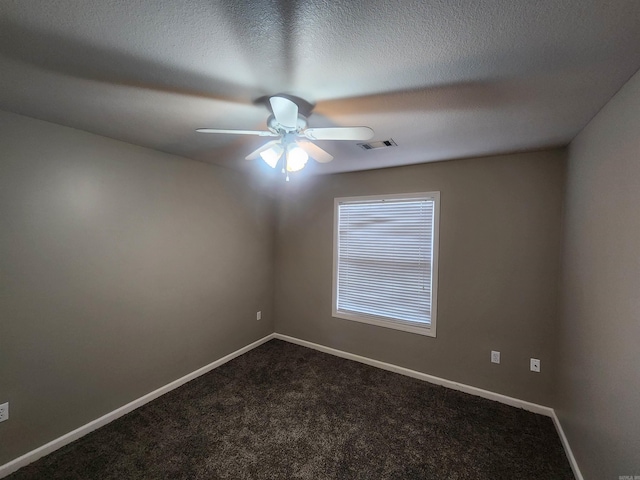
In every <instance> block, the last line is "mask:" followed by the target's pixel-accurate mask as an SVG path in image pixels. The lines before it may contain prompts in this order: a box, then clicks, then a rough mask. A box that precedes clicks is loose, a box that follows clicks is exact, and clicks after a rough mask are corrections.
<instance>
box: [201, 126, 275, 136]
mask: <svg viewBox="0 0 640 480" xmlns="http://www.w3.org/2000/svg"><path fill="white" fill-rule="evenodd" d="M196 132H198V133H228V134H231V135H258V136H259V137H277V136H278V134H277V133H273V132H270V131H269V130H224V129H220V128H198V129H197V130H196Z"/></svg>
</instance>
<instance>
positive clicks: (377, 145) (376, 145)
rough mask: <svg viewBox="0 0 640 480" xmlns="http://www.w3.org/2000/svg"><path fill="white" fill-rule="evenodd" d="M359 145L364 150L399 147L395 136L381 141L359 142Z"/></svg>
mask: <svg viewBox="0 0 640 480" xmlns="http://www.w3.org/2000/svg"><path fill="white" fill-rule="evenodd" d="M358 146H359V147H360V148H362V149H363V150H377V149H379V148H387V147H397V146H398V144H397V143H396V142H394V141H393V138H390V139H389V140H382V141H380V142H370V143H359V144H358Z"/></svg>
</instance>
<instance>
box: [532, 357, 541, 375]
mask: <svg viewBox="0 0 640 480" xmlns="http://www.w3.org/2000/svg"><path fill="white" fill-rule="evenodd" d="M530 368H531V371H532V372H539V371H540V360H539V359H537V358H532V359H531V366H530Z"/></svg>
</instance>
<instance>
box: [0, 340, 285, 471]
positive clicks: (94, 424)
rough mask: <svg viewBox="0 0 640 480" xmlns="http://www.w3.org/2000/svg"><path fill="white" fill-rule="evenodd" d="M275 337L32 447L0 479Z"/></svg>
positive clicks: (256, 343)
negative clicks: (33, 448) (34, 447)
mask: <svg viewBox="0 0 640 480" xmlns="http://www.w3.org/2000/svg"><path fill="white" fill-rule="evenodd" d="M274 337H275V334H273V333H272V334H270V335H267V336H266V337H263V338H261V339H260V340H257V341H255V342H253V343H251V344H249V345H247V346H246V347H242V348H241V349H239V350H236V351H235V352H232V353H230V354H229V355H226V356H224V357H222V358H220V359H218V360H216V361H215V362H212V363H210V364H208V365H205V366H204V367H202V368H199V369H198V370H196V371H194V372H191V373H189V374H188V375H185V376H184V377H181V378H179V379H177V380H175V381H173V382H171V383H168V384H167V385H165V386H164V387H160V388H158V389H157V390H154V391H153V392H151V393H147V394H146V395H144V396H142V397H140V398H138V399H137V400H134V401H133V402H130V403H127V404H126V405H124V406H122V407H120V408H118V409H116V410H114V411H112V412H109V413H107V414H106V415H103V416H102V417H100V418H97V419H95V420H93V421H91V422H89V423H87V424H86V425H83V426H81V427H79V428H76V429H75V430H73V431H71V432H69V433H67V434H65V435H62V436H61V437H58V438H56V439H55V440H52V441H51V442H49V443H46V444H45V445H42V446H41V447H38V448H36V449H35V450H31V451H30V452H28V453H25V454H24V455H22V456H20V457H18V458H16V459H14V460H11V461H10V462H8V463H5V464H4V465H1V466H0V478H4V477H6V476H8V475H10V474H11V473H13V472H15V471H16V470H18V469H20V468H22V467H24V466H26V465H29V464H30V463H32V462H35V461H36V460H38V459H39V458H41V457H44V456H45V455H48V454H50V453H51V452H53V451H55V450H58V449H59V448H61V447H64V446H65V445H68V444H69V443H71V442H73V441H75V440H77V439H79V438H80V437H83V436H85V435H86V434H88V433H90V432H92V431H94V430H96V429H98V428H100V427H102V426H104V425H106V424H108V423H110V422H113V421H114V420H116V419H117V418H120V417H122V416H123V415H126V414H127V413H129V412H131V411H133V410H135V409H136V408H138V407H141V406H142V405H144V404H146V403H149V402H150V401H152V400H155V399H156V398H158V397H159V396H161V395H164V394H165V393H168V392H170V391H171V390H174V389H176V388H178V387H180V386H182V385H184V384H185V383H187V382H189V381H191V380H193V379H195V378H197V377H199V376H201V375H204V374H205V373H207V372H210V371H211V370H213V369H214V368H217V367H219V366H220V365H223V364H225V363H227V362H228V361H230V360H233V359H234V358H236V357H239V356H240V355H242V354H243V353H246V352H248V351H249V350H253V349H254V348H256V347H258V346H260V345H262V344H263V343H265V342H268V341H269V340H271V339H272V338H274Z"/></svg>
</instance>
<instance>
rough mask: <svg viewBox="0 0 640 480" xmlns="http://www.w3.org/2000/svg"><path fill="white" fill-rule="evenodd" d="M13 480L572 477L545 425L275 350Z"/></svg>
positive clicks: (223, 370)
mask: <svg viewBox="0 0 640 480" xmlns="http://www.w3.org/2000/svg"><path fill="white" fill-rule="evenodd" d="M8 478H9V479H11V480H26V479H36V478H38V479H39V478H46V479H52V480H53V479H89V478H100V479H123V478H127V479H137V478H140V479H142V478H175V479H178V478H180V479H213V478H233V479H280V478H282V479H285V478H287V479H288V478H298V479H310V480H311V479H314V480H315V479H374V478H375V479H403V480H406V479H444V478H446V479H457V480H463V479H469V480H485V479H486V480H500V479H509V480H511V479H519V480H533V479H540V480H548V479H554V480H562V479H573V475H572V473H571V469H570V467H569V463H568V461H567V459H566V457H565V455H564V451H563V449H562V446H561V444H560V440H559V439H558V436H557V434H556V431H555V428H554V426H553V423H552V421H551V419H549V418H547V417H543V416H540V415H536V414H533V413H530V412H526V411H524V410H521V409H517V408H513V407H509V406H506V405H503V404H500V403H496V402H492V401H489V400H486V399H482V398H478V397H474V396H471V395H467V394H464V393H461V392H458V391H455V390H449V389H446V388H444V387H440V386H435V385H431V384H428V383H425V382H421V381H419V380H416V379H413V378H408V377H404V376H401V375H398V374H395V373H391V372H387V371H384V370H379V369H376V368H374V367H370V366H367V365H362V364H359V363H356V362H352V361H349V360H344V359H340V358H337V357H333V356H331V355H327V354H325V353H320V352H317V351H315V350H310V349H307V348H304V347H300V346H297V345H292V344H289V343H285V342H282V341H279V340H272V341H270V342H268V343H266V344H264V345H262V346H260V347H258V348H257V349H255V350H252V351H251V352H248V353H246V354H245V355H243V356H241V357H239V358H237V359H235V360H232V361H231V362H229V363H227V364H225V365H223V366H221V367H219V368H218V369H216V370H214V371H212V372H210V373H208V374H206V375H204V376H202V377H200V378H198V379H196V380H193V381H191V382H189V383H188V384H186V385H184V386H182V387H180V388H179V389H176V390H174V391H172V392H170V393H168V394H166V395H164V396H162V397H160V398H159V399H157V400H155V401H153V402H151V403H149V404H147V405H145V406H143V407H141V408H139V409H137V410H135V411H134V412H131V413H130V414H128V415H126V416H124V417H122V418H120V419H118V420H116V421H114V422H112V423H111V424H109V425H107V426H105V427H103V428H101V429H99V430H97V431H95V432H93V433H90V434H89V435H87V436H85V437H83V438H81V439H80V440H78V441H76V442H74V443H72V444H70V445H68V446H66V447H63V448H62V449H60V450H58V451H56V452H54V453H52V454H50V455H49V456H47V457H45V458H43V459H41V460H39V461H38V462H36V463H33V464H31V465H29V466H27V467H24V468H23V469H21V470H19V471H18V472H16V473H15V474H14V475H12V476H9V477H8Z"/></svg>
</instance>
